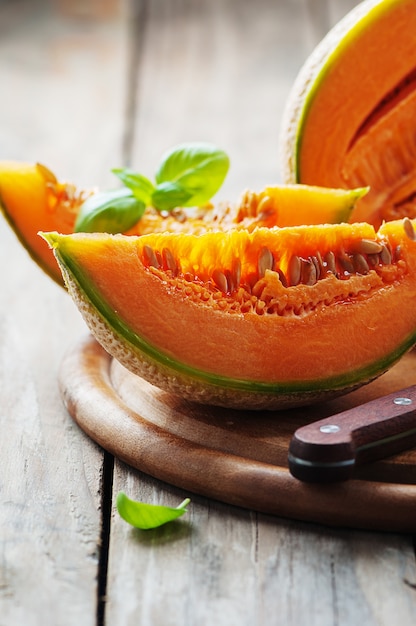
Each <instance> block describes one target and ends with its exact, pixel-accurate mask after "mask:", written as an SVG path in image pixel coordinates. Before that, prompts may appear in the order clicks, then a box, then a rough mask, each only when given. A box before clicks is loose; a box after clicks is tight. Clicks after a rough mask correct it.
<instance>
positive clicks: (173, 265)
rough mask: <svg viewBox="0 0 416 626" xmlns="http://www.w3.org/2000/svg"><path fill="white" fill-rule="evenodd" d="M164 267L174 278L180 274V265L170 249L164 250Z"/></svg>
mask: <svg viewBox="0 0 416 626" xmlns="http://www.w3.org/2000/svg"><path fill="white" fill-rule="evenodd" d="M162 260H163V266H164V267H165V268H166V269H168V270H170V271H171V272H172V274H173V275H174V276H176V275H177V273H178V264H177V262H176V260H175V257H174V256H173V254H172V252H171V250H169V248H163V250H162Z"/></svg>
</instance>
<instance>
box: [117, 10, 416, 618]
mask: <svg viewBox="0 0 416 626" xmlns="http://www.w3.org/2000/svg"><path fill="white" fill-rule="evenodd" d="M144 4H145V12H144V13H142V14H141V21H140V30H139V31H138V34H139V35H140V37H141V41H140V46H141V48H140V58H139V63H138V67H137V72H138V73H137V94H136V106H137V110H136V116H135V118H134V120H133V121H134V124H132V129H133V130H134V137H133V138H132V146H133V149H132V153H131V155H130V158H129V160H130V162H131V165H132V166H133V167H135V168H136V169H140V171H142V172H143V173H145V174H147V175H149V176H152V175H153V173H154V171H155V168H156V165H157V163H158V160H159V158H160V156H161V154H162V153H163V152H164V150H165V149H167V148H169V147H171V146H173V145H175V144H177V143H179V142H181V141H189V140H207V141H212V142H215V143H217V144H218V145H220V146H221V147H223V148H224V149H225V150H226V151H227V152H228V153H229V154H230V157H231V170H230V173H229V176H228V179H227V181H226V183H225V185H224V187H223V189H222V190H221V191H220V192H219V194H218V197H221V198H226V199H233V198H235V197H238V194H239V193H240V191H241V190H243V189H244V188H245V187H252V188H260V187H261V186H262V185H264V184H267V183H271V182H275V181H276V180H278V177H279V172H278V160H277V155H278V153H277V142H278V135H279V124H280V117H281V114H282V111H283V106H284V101H285V97H286V95H287V93H288V91H289V89H290V86H291V84H292V81H293V79H294V77H295V75H296V72H297V71H298V69H299V67H300V66H301V64H302V63H303V61H304V59H305V57H306V55H307V53H308V52H309V51H310V50H311V48H312V47H313V45H315V43H316V42H317V37H318V35H320V33H321V31H320V30H317V26H316V25H313V24H312V25H311V24H310V23H309V22H306V21H305V20H306V19H307V9H308V7H307V6H305V2H293V3H292V2H291V3H285V2H271V1H268V0H259V2H257V3H252V2H249V1H248V0H247V1H239V2H232V1H222V2H221V1H220V0H210V1H208V0H207V1H203V0H200V1H199V2H191V1H190V0H172V1H171V2H169V3H166V2H163V1H161V0H160V1H159V0H153V1H152V2H150V3H144ZM309 4H310V7H309V8H311V7H313V6H314V4H313V3H312V2H310V3H309ZM321 4H324V3H321ZM325 4H328V3H325ZM337 4H338V3H337ZM341 4H342V8H341ZM347 4H349V6H347ZM354 4H355V3H354V2H349V3H347V2H343V3H340V4H338V7H337V10H335V9H334V7H333V4H332V3H329V5H330V6H331V7H332V9H333V10H332V11H331V14H330V15H327V16H326V19H327V22H326V24H327V26H328V27H329V26H331V25H332V24H331V22H332V23H333V22H334V21H335V20H336V19H339V18H340V17H341V15H342V12H344V13H345V12H347V10H349V8H351V6H352V5H354ZM119 490H123V491H125V492H126V493H128V494H129V495H130V496H131V497H133V498H136V499H138V500H142V501H146V502H154V503H159V504H167V505H171V506H176V505H177V504H178V503H179V502H180V501H181V500H182V499H183V497H185V496H186V495H188V494H185V493H183V492H182V491H181V490H178V489H176V488H174V487H171V486H168V485H164V484H162V483H160V482H157V481H155V480H153V479H152V478H149V477H148V476H145V475H143V474H141V473H139V472H136V471H133V470H131V469H130V468H128V467H126V466H124V465H123V464H121V463H119V462H116V465H115V474H114V493H113V496H114V498H115V495H116V494H117V492H118V491H119ZM191 498H192V503H191V505H190V507H189V512H188V514H187V515H186V516H185V517H183V518H181V520H179V521H178V522H176V523H175V524H173V525H171V526H169V527H165V528H161V529H158V530H155V531H148V532H144V531H142V532H141V531H137V530H134V529H131V528H130V527H129V526H128V525H127V524H125V523H124V522H123V521H122V520H121V519H120V518H119V516H118V515H117V513H116V512H115V510H113V517H112V525H111V543H110V554H109V573H108V586H107V598H108V604H107V608H106V619H107V623H108V624H109V625H110V626H113V625H114V626H115V625H116V624H117V625H119V624H123V625H124V624H133V623H138V622H139V623H143V624H149V625H153V624H154V625H156V624H160V623H163V624H164V626H179V625H181V626H186V625H191V624H196V623H197V624H200V625H201V626H203V625H208V624H214V623H215V624H216V626H222V625H224V626H225V625H227V626H228V625H229V624H240V625H242V626H244V625H248V624H250V625H251V624H259V625H260V624H261V625H262V626H269V625H270V626H271V625H274V626H275V625H277V624H282V625H283V624H284V625H285V626H299V625H303V624H308V626H309V625H312V626H314V625H316V626H327V625H328V626H329V625H333V624H343V625H344V626H353V625H354V626H355V624H357V623H360V621H362V622H363V623H365V624H366V625H367V624H368V625H369V626H387V625H389V624H391V623H392V621H393V619H394V621H395V622H396V621H397V623H402V624H405V625H406V626H410V625H411V624H413V621H414V614H415V610H416V594H415V592H414V589H413V588H412V587H411V586H410V585H409V584H408V583H409V582H410V583H414V582H415V581H416V568H415V559H414V551H413V545H412V540H411V538H410V537H407V536H396V535H389V534H385V535H384V534H377V533H365V532H355V531H343V530H339V529H338V530H334V529H331V528H323V527H318V526H314V525H312V524H301V523H295V522H291V521H288V520H281V519H275V518H272V517H268V516H264V515H258V514H256V513H254V512H250V511H246V510H242V509H237V508H233V507H228V506H225V505H223V504H220V503H217V502H214V501H207V500H205V499H204V498H201V497H198V496H192V495H191ZM406 581H408V582H406Z"/></svg>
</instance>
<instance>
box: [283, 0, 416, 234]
mask: <svg viewBox="0 0 416 626" xmlns="http://www.w3.org/2000/svg"><path fill="white" fill-rule="evenodd" d="M415 32H416V0H366V1H364V2H363V3H361V4H359V5H358V6H357V7H355V8H354V9H353V10H352V11H351V12H350V13H349V14H348V15H347V16H346V17H345V18H344V19H343V20H341V21H340V22H339V24H337V25H336V26H335V27H334V28H333V29H332V30H331V31H330V32H329V33H328V35H327V36H326V37H325V38H324V39H323V40H322V42H321V43H320V44H319V45H318V46H317V48H316V49H315V50H314V52H313V53H312V54H311V56H310V57H309V58H308V59H307V60H306V62H305V64H304V66H303V68H302V69H301V71H300V73H299V75H298V77H297V79H296V81H295V84H294V86H293V89H292V91H291V93H290V95H289V98H288V102H287V106H286V113H285V116H284V119H283V122H282V136H281V152H282V169H283V179H284V181H285V182H286V183H303V184H309V185H320V186H324V187H325V186H327V187H343V188H351V187H358V186H364V185H368V186H370V192H369V194H368V195H366V196H365V197H364V198H362V199H361V200H360V201H359V202H358V203H357V206H356V209H355V210H354V212H353V214H352V218H351V220H352V221H355V220H363V221H369V222H371V223H373V224H375V225H376V227H377V226H378V225H379V224H380V223H381V222H382V221H383V220H390V219H397V218H399V217H403V216H404V215H409V216H410V217H414V216H415V215H416V201H415V196H416V167H415V163H416V121H415V120H416V38H415Z"/></svg>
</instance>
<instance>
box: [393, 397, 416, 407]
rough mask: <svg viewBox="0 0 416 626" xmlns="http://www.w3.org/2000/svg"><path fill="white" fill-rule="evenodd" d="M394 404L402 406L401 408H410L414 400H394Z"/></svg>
mask: <svg viewBox="0 0 416 626" xmlns="http://www.w3.org/2000/svg"><path fill="white" fill-rule="evenodd" d="M393 402H394V404H400V405H401V406H408V405H409V404H412V400H411V399H410V398H394V400H393Z"/></svg>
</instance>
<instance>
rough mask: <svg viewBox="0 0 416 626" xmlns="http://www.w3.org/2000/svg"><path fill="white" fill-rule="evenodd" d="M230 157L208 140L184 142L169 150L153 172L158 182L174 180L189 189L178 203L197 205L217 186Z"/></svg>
mask: <svg viewBox="0 0 416 626" xmlns="http://www.w3.org/2000/svg"><path fill="white" fill-rule="evenodd" d="M229 165H230V161H229V158H228V156H227V155H226V153H225V152H223V151H222V150H219V149H218V148H216V147H215V146H213V145H211V144H209V143H185V144H181V145H179V146H178V147H176V148H174V149H173V150H170V151H169V152H168V153H167V154H165V156H164V157H163V159H162V162H161V164H160V165H159V168H158V170H157V173H156V182H157V183H158V185H160V184H161V183H165V182H175V183H178V184H179V185H180V186H181V187H182V188H183V189H185V190H186V191H188V192H189V193H190V197H189V199H188V200H187V201H186V202H185V203H182V206H198V205H201V204H205V203H206V202H208V201H209V200H210V199H211V198H212V196H213V195H214V194H215V193H216V192H217V191H218V189H219V188H220V187H221V185H222V183H223V182H224V179H225V177H226V175H227V172H228V168H229Z"/></svg>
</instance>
